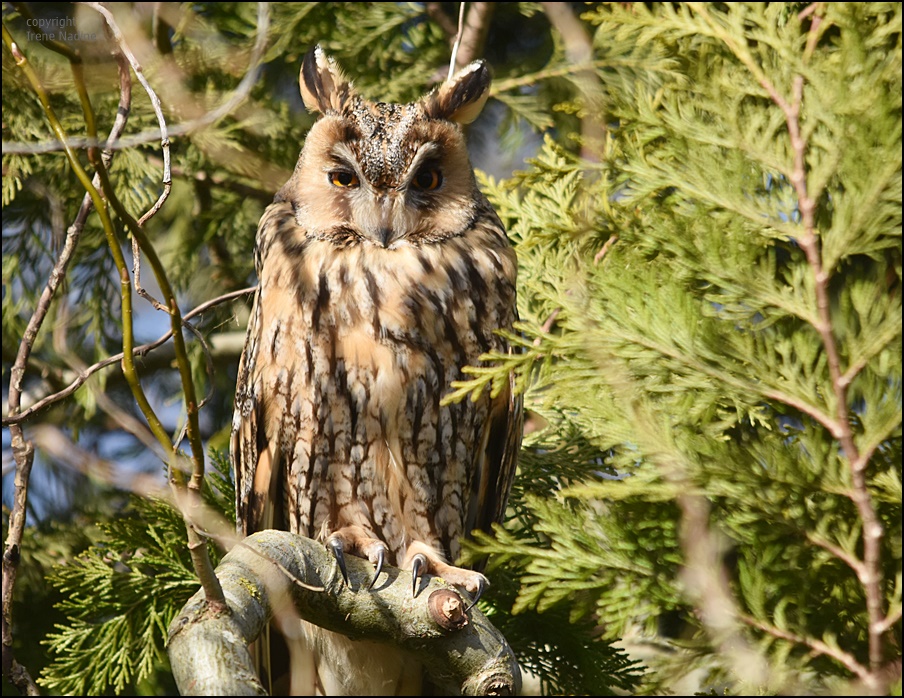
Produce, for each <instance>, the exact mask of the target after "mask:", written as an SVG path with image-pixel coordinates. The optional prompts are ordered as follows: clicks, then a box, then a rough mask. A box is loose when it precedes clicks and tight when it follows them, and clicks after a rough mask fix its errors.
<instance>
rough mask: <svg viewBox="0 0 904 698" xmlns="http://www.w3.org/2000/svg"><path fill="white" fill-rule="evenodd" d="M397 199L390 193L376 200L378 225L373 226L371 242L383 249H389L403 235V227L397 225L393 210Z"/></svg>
mask: <svg viewBox="0 0 904 698" xmlns="http://www.w3.org/2000/svg"><path fill="white" fill-rule="evenodd" d="M398 198H399V197H397V196H395V195H394V194H392V193H389V194H383V195H382V196H380V197H378V198H377V207H378V213H377V218H378V224H377V225H376V226H375V229H374V231H373V232H374V235H373V240H374V242H379V243H380V244H381V245H382V246H383V247H389V246H390V245H391V244H392V243H393V242H395V241H396V240H398V239H399V238H400V237H402V235H403V234H404V230H402V228H403V226H400V225H398V221H397V220H396V215H395V208H396V204H397V199H398Z"/></svg>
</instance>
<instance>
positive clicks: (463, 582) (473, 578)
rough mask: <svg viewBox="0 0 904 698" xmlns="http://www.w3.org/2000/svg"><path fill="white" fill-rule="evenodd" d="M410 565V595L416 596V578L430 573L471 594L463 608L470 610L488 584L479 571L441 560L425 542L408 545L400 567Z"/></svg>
mask: <svg viewBox="0 0 904 698" xmlns="http://www.w3.org/2000/svg"><path fill="white" fill-rule="evenodd" d="M409 566H410V567H411V595H412V596H417V586H418V578H419V577H422V576H423V575H425V574H427V573H432V574H435V575H437V576H438V577H442V578H443V580H445V581H446V582H448V583H449V584H452V585H454V586H457V587H462V588H464V589H465V590H466V591H467V592H468V593H469V594H471V604H470V605H469V606H468V607H467V608H466V609H465V613H467V612H468V611H470V610H471V609H472V608H473V607H474V604H476V603H477V600H478V599H479V598H480V597H481V596H482V595H483V592H484V590H485V589H486V588H487V587H488V586H489V584H490V583H489V581H488V580H487V578H486V577H484V576H483V575H482V574H480V572H475V571H474V570H466V569H464V568H462V567H453V566H452V565H449V564H447V563H445V562H444V561H443V559H442V558H441V557H440V555H439V553H437V552H436V551H435V550H434V549H433V548H431V547H430V546H429V545H426V544H425V543H417V542H416V543H412V544H411V545H409V546H408V552H407V553H406V555H405V563H404V564H403V565H402V567H403V568H404V567H409Z"/></svg>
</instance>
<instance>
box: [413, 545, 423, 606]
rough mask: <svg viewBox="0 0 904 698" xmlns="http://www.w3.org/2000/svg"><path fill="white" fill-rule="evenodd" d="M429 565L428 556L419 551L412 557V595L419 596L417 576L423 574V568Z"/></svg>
mask: <svg viewBox="0 0 904 698" xmlns="http://www.w3.org/2000/svg"><path fill="white" fill-rule="evenodd" d="M425 567H427V557H426V556H425V555H422V554H421V553H418V554H417V555H415V556H414V557H413V558H411V596H412V597H415V596H417V578H418V577H420V576H421V572H422V571H423V569H424V568H425Z"/></svg>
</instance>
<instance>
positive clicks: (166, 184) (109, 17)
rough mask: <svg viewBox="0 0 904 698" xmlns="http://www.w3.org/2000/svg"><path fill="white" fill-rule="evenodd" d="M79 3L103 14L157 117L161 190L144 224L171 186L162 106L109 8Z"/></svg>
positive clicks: (163, 200)
mask: <svg viewBox="0 0 904 698" xmlns="http://www.w3.org/2000/svg"><path fill="white" fill-rule="evenodd" d="M81 4H83V5H85V6H86V7H90V8H91V9H92V10H94V11H95V12H99V13H100V14H101V15H102V16H103V18H104V20H106V23H107V27H108V28H109V30H110V32H111V33H112V34H113V38H114V39H115V41H116V45H117V46H119V50H120V51H121V52H122V54H123V55H124V56H125V57H126V59H128V61H129V65H130V66H132V70H134V71H135V76H136V77H137V78H138V82H140V83H141V86H142V87H144V91H145V92H147V94H148V98H149V99H150V100H151V106H152V108H153V109H154V114H155V116H156V117H157V124H158V125H159V126H160V148H161V150H162V152H163V192H162V193H161V194H160V197H159V198H158V199H157V201H156V202H155V203H154V205H153V206H152V207H151V209H150V210H149V211H148V212H147V213H145V214H144V215H143V216H142V217H141V218H140V219H139V221H138V224H139V225H144V224H145V222H146V221H147V220H149V219H150V218H151V217H153V216H154V214H156V213H157V211H159V210H160V208H161V207H162V206H163V203H164V202H165V201H166V199H167V198H168V197H169V193H170V189H171V188H172V186H173V177H172V174H171V172H170V141H169V136H168V135H167V131H166V118H165V117H164V116H163V107H162V106H161V104H160V98H159V97H158V96H157V93H156V92H154V88H152V87H151V84H150V83H149V82H148V79H147V78H146V77H145V76H144V70H143V69H142V67H141V63H139V62H138V59H137V58H136V57H135V54H134V53H133V52H132V50H131V49H130V48H129V45H128V44H127V43H126V40H125V38H124V37H123V35H122V30H120V28H119V25H118V24H117V23H116V19H115V17H113V13H112V12H110V10H108V9H107V8H106V7H104V6H103V5H101V4H100V3H99V2H84V3H81ZM135 286H136V288H138V292H139V294H141V289H140V287H139V285H138V279H137V277H136V279H135Z"/></svg>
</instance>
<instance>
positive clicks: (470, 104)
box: [425, 61, 490, 124]
mask: <svg viewBox="0 0 904 698" xmlns="http://www.w3.org/2000/svg"><path fill="white" fill-rule="evenodd" d="M489 96H490V69H489V68H488V67H487V64H486V61H474V62H473V63H471V64H470V65H468V66H467V67H466V68H464V69H463V70H462V71H461V72H460V73H458V75H456V76H455V77H453V78H452V79H451V80H447V81H446V82H444V83H443V84H442V85H441V86H440V88H439V89H438V90H437V91H436V92H434V93H433V94H431V95H428V96H427V97H426V98H425V102H426V104H425V108H426V112H427V115H428V116H429V117H431V118H433V119H446V120H448V121H454V122H456V123H459V124H469V123H471V122H472V121H474V119H476V118H477V117H478V115H479V114H480V112H481V110H482V109H483V105H484V104H486V101H487V97H489Z"/></svg>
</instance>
